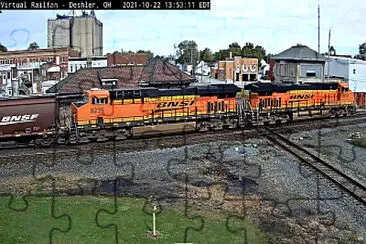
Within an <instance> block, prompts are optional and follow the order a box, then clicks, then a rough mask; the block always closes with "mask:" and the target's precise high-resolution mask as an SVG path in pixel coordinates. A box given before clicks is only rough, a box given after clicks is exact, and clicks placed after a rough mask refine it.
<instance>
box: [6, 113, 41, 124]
mask: <svg viewBox="0 0 366 244" xmlns="http://www.w3.org/2000/svg"><path fill="white" fill-rule="evenodd" d="M38 116H39V114H25V115H13V116H4V117H2V118H1V121H0V125H9V124H18V123H29V122H34V121H35V120H36V119H37V118H38Z"/></svg>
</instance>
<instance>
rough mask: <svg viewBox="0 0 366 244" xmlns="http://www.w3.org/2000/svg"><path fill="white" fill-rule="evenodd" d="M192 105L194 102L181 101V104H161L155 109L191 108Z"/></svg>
mask: <svg viewBox="0 0 366 244" xmlns="http://www.w3.org/2000/svg"><path fill="white" fill-rule="evenodd" d="M193 104H194V100H192V101H181V102H161V103H159V104H158V105H157V106H156V107H157V108H174V107H185V106H192V105H193Z"/></svg>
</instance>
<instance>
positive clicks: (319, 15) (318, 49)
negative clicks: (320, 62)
mask: <svg viewBox="0 0 366 244" xmlns="http://www.w3.org/2000/svg"><path fill="white" fill-rule="evenodd" d="M318 53H319V54H320V4H318Z"/></svg>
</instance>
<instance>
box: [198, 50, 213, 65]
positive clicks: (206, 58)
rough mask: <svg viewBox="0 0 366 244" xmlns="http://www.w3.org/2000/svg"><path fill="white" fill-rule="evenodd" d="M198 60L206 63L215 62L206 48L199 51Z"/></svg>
mask: <svg viewBox="0 0 366 244" xmlns="http://www.w3.org/2000/svg"><path fill="white" fill-rule="evenodd" d="M200 59H201V60H203V61H205V62H208V63H211V62H215V60H216V58H215V56H214V55H213V54H212V51H211V50H210V49H209V48H207V47H206V48H205V49H204V50H202V51H200Z"/></svg>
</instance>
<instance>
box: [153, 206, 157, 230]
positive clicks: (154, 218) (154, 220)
mask: <svg viewBox="0 0 366 244" xmlns="http://www.w3.org/2000/svg"><path fill="white" fill-rule="evenodd" d="M153 210H154V211H153V235H154V236H156V230H155V226H156V225H155V211H156V206H154V208H153Z"/></svg>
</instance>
